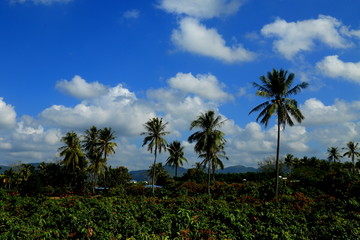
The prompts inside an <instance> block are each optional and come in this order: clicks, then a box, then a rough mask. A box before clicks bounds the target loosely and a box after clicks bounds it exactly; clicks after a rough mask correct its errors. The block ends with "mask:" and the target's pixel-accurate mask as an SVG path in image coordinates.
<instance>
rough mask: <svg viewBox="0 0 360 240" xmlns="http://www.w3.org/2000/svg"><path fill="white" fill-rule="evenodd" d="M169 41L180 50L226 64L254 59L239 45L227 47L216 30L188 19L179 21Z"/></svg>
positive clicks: (250, 53) (251, 54)
mask: <svg viewBox="0 0 360 240" xmlns="http://www.w3.org/2000/svg"><path fill="white" fill-rule="evenodd" d="M171 40H172V42H173V43H174V44H175V45H176V46H177V47H178V48H179V49H181V50H184V51H188V52H191V53H195V54H199V55H202V56H207V57H212V58H215V59H219V60H222V61H224V62H228V63H233V62H245V61H251V60H253V59H254V57H255V56H254V53H252V52H250V51H248V50H246V49H245V48H243V47H242V46H241V45H233V46H231V47H229V46H227V45H226V42H225V40H224V39H223V37H222V36H221V35H220V34H219V33H218V32H217V30H216V29H213V28H210V29H209V28H206V26H204V25H202V24H201V23H200V22H199V21H198V20H196V19H194V18H190V17H186V18H183V19H181V20H180V25H179V28H178V29H175V30H174V31H173V33H172V35H171Z"/></svg>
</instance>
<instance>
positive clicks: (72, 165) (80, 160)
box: [59, 132, 86, 185]
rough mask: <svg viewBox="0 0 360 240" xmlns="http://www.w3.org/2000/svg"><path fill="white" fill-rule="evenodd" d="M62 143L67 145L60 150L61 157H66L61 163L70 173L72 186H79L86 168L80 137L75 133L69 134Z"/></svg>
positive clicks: (63, 138)
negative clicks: (79, 179)
mask: <svg viewBox="0 0 360 240" xmlns="http://www.w3.org/2000/svg"><path fill="white" fill-rule="evenodd" d="M61 141H62V142H64V143H65V146H62V147H60V148H59V151H60V157H64V159H63V161H62V162H61V163H62V164H63V165H64V166H65V167H66V168H67V169H68V170H69V171H70V175H71V176H72V179H71V180H72V184H77V185H78V184H80V183H79V182H78V181H77V180H78V177H79V175H80V174H81V172H82V171H83V170H84V168H85V166H86V162H85V155H84V153H83V152H82V150H81V145H80V139H79V136H78V135H77V133H75V132H68V133H66V135H65V136H64V137H62V139H61Z"/></svg>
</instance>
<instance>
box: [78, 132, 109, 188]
mask: <svg viewBox="0 0 360 240" xmlns="http://www.w3.org/2000/svg"><path fill="white" fill-rule="evenodd" d="M99 134H100V130H98V129H97V128H96V127H95V126H92V127H91V128H90V129H88V130H86V131H85V135H84V140H83V141H82V142H83V149H84V152H85V154H86V157H87V159H88V160H89V162H90V164H89V167H88V170H89V171H90V172H91V173H92V182H93V192H95V186H96V183H97V181H98V179H99V176H100V175H101V174H102V173H103V171H104V159H103V158H101V153H100V140H99Z"/></svg>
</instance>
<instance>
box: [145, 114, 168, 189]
mask: <svg viewBox="0 0 360 240" xmlns="http://www.w3.org/2000/svg"><path fill="white" fill-rule="evenodd" d="M167 124H168V123H167V122H163V119H162V118H157V117H154V118H152V119H149V121H147V122H146V123H145V124H144V127H145V129H146V131H145V132H142V133H141V135H146V136H145V138H144V141H143V145H142V146H145V145H146V144H147V145H148V148H147V150H148V151H150V153H153V152H154V163H153V166H155V167H156V158H157V154H158V153H161V151H162V150H164V151H166V146H167V142H166V140H165V138H164V136H165V135H166V134H169V132H167V131H165V128H166V125H167ZM155 174H156V171H153V177H152V181H151V182H152V192H153V193H154V185H155V183H154V181H155Z"/></svg>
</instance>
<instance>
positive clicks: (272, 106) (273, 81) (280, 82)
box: [249, 69, 308, 127]
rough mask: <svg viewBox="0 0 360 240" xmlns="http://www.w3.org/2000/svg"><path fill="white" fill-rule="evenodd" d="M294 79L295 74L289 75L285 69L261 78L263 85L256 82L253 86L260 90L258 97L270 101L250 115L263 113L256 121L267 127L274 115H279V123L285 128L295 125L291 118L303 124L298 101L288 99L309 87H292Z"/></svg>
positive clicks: (259, 106) (306, 84)
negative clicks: (257, 112)
mask: <svg viewBox="0 0 360 240" xmlns="http://www.w3.org/2000/svg"><path fill="white" fill-rule="evenodd" d="M294 78H295V75H294V74H293V73H290V74H288V72H287V71H285V70H283V69H280V71H277V70H275V69H273V70H272V72H268V73H267V76H261V77H260V81H261V84H258V83H256V82H254V83H253V86H254V87H255V88H257V89H258V91H257V92H256V95H258V96H260V97H263V98H267V99H269V100H268V101H266V102H264V103H261V104H260V105H258V106H256V107H255V108H254V109H252V110H251V111H250V113H249V114H251V113H253V112H256V111H261V112H260V114H259V115H258V117H257V118H256V121H258V120H259V119H261V120H260V123H262V124H264V125H265V127H266V126H267V125H268V123H269V120H270V118H271V116H272V115H273V114H274V113H276V114H277V117H278V122H279V123H280V124H281V125H282V126H283V127H285V125H286V124H288V125H289V126H293V125H294V122H293V120H292V118H291V117H293V118H294V119H295V120H296V121H297V122H299V123H301V121H302V120H303V119H304V116H303V115H302V113H301V111H300V110H299V109H298V107H297V101H296V100H294V99H290V98H288V97H289V96H291V95H296V94H298V93H299V92H300V91H301V90H302V89H304V88H306V87H307V86H308V83H306V82H302V83H301V84H297V85H296V86H294V87H292V84H293V81H294Z"/></svg>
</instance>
